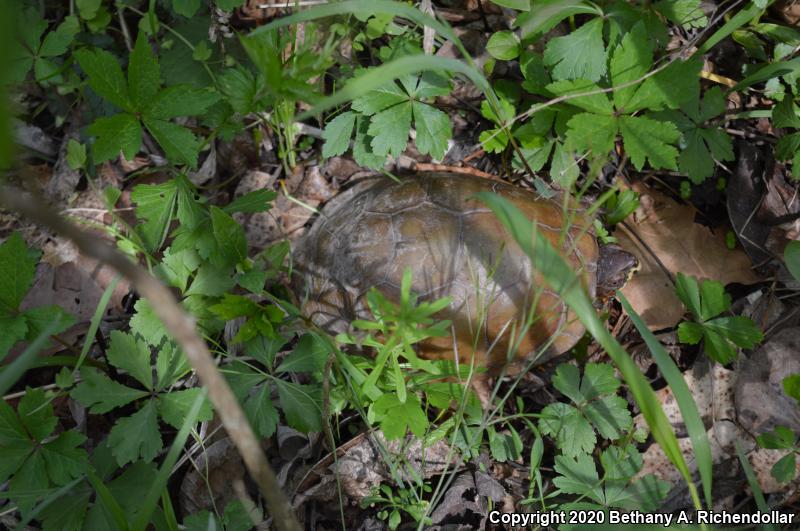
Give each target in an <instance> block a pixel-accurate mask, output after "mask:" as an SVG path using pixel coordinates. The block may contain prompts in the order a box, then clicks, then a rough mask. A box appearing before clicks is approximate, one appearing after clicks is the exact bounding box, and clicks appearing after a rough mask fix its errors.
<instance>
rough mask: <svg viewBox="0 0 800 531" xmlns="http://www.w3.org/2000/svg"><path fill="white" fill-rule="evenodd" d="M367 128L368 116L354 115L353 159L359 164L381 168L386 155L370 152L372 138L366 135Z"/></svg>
mask: <svg viewBox="0 0 800 531" xmlns="http://www.w3.org/2000/svg"><path fill="white" fill-rule="evenodd" d="M367 129H369V118H368V117H366V116H363V115H358V116H357V117H356V137H355V140H354V141H353V159H355V161H356V163H357V164H358V165H360V166H366V167H367V168H374V169H378V168H383V165H384V163H385V162H386V157H382V156H380V155H376V154H375V153H373V152H372V145H371V142H372V139H371V138H370V137H369V136H367Z"/></svg>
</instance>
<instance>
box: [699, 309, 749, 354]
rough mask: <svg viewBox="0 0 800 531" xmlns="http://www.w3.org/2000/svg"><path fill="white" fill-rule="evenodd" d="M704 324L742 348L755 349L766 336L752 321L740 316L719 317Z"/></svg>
mask: <svg viewBox="0 0 800 531" xmlns="http://www.w3.org/2000/svg"><path fill="white" fill-rule="evenodd" d="M703 324H704V326H705V327H706V328H707V329H708V330H712V331H714V332H717V333H718V334H719V335H721V336H723V337H725V338H727V339H728V340H730V341H731V342H732V343H733V344H734V345H736V346H738V347H741V348H753V347H754V346H756V345H757V344H759V343H760V342H761V341H762V340H763V339H764V334H763V333H762V332H761V329H759V328H758V325H756V323H754V322H753V320H752V319H750V318H747V317H743V316H739V315H737V316H733V317H717V318H716V319H712V320H710V321H707V322H705V323H703Z"/></svg>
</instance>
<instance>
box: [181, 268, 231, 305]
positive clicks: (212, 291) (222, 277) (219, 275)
mask: <svg viewBox="0 0 800 531" xmlns="http://www.w3.org/2000/svg"><path fill="white" fill-rule="evenodd" d="M234 284H236V281H235V280H234V279H233V278H232V277H231V274H230V271H229V270H228V269H227V268H218V267H214V266H212V265H210V264H208V265H202V266H200V268H199V269H198V270H197V275H196V276H195V278H194V280H193V281H192V284H191V286H189V290H188V291H187V292H186V293H185V295H206V296H209V297H220V296H222V294H223V293H225V292H226V291H228V290H229V289H231V288H232V287H233V286H234Z"/></svg>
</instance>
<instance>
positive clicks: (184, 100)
mask: <svg viewBox="0 0 800 531" xmlns="http://www.w3.org/2000/svg"><path fill="white" fill-rule="evenodd" d="M217 101H219V94H217V93H216V92H214V91H212V90H210V89H199V88H194V87H192V86H190V85H173V86H171V87H167V88H165V89H164V90H162V91H161V92H159V93H158V95H157V96H156V97H155V98H154V99H152V100H151V101H150V102H149V104H148V105H147V106H145V107H144V115H145V117H149V118H151V119H157V120H169V119H171V118H176V117H178V116H197V115H199V114H203V113H204V112H206V110H208V108H209V107H211V106H212V105H214V104H215V103H216V102H217Z"/></svg>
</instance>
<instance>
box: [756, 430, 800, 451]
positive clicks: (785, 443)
mask: <svg viewBox="0 0 800 531" xmlns="http://www.w3.org/2000/svg"><path fill="white" fill-rule="evenodd" d="M796 440H797V435H795V433H794V432H793V431H792V430H791V429H789V428H787V427H786V426H776V427H775V429H774V430H773V431H768V432H764V433H762V434H761V435H759V436H758V437H756V442H758V445H759V446H760V447H761V448H767V449H769V450H788V449H790V448H792V447H794V444H795V441H796Z"/></svg>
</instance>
